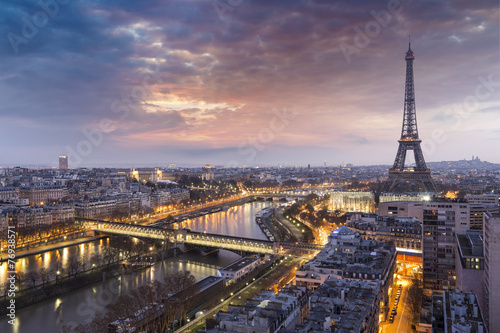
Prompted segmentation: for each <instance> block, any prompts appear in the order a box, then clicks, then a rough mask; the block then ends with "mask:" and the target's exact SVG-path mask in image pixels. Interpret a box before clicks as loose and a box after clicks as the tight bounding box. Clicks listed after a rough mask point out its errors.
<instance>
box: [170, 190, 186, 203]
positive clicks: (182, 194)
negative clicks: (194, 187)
mask: <svg viewBox="0 0 500 333" xmlns="http://www.w3.org/2000/svg"><path fill="white" fill-rule="evenodd" d="M168 192H170V197H171V198H172V202H174V203H179V202H181V201H182V200H189V198H190V197H191V194H190V193H189V189H187V188H171V189H168Z"/></svg>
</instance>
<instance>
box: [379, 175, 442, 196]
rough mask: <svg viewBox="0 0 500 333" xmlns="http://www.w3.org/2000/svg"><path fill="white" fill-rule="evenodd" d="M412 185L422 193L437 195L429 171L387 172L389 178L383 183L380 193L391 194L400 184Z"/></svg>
mask: <svg viewBox="0 0 500 333" xmlns="http://www.w3.org/2000/svg"><path fill="white" fill-rule="evenodd" d="M407 183H414V184H418V185H420V187H421V190H422V192H428V193H437V192H438V190H437V188H436V184H434V180H432V177H431V173H430V171H427V170H425V171H412V170H405V171H392V170H389V178H387V180H386V181H385V183H384V186H383V187H382V190H381V193H393V192H399V191H397V190H396V189H397V187H398V186H399V185H402V184H407Z"/></svg>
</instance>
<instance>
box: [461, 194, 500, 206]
mask: <svg viewBox="0 0 500 333" xmlns="http://www.w3.org/2000/svg"><path fill="white" fill-rule="evenodd" d="M499 198H500V195H499V194H493V193H491V194H467V195H466V196H465V200H467V202H468V203H469V204H471V205H496V206H498V205H499V204H500V203H499Z"/></svg>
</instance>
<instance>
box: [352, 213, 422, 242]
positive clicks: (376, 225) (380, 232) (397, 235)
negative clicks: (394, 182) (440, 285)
mask: <svg viewBox="0 0 500 333" xmlns="http://www.w3.org/2000/svg"><path fill="white" fill-rule="evenodd" d="M347 226H348V227H349V229H351V230H354V231H356V232H358V233H359V234H360V235H362V236H363V238H364V239H368V240H376V241H383V242H393V243H394V245H396V247H397V248H401V249H411V250H418V251H420V250H421V249H422V223H421V222H419V221H418V220H417V218H415V217H392V216H379V215H377V214H363V213H355V214H353V215H351V217H350V218H349V219H348V220H347Z"/></svg>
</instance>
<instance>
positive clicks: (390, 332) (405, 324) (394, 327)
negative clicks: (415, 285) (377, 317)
mask: <svg viewBox="0 0 500 333" xmlns="http://www.w3.org/2000/svg"><path fill="white" fill-rule="evenodd" d="M398 283H399V284H402V285H403V290H402V291H401V297H400V299H399V304H398V309H397V311H398V313H397V315H396V316H395V317H394V323H392V324H391V323H390V322H389V318H387V321H386V322H382V323H380V332H384V333H398V332H413V330H412V329H411V321H410V319H411V318H410V314H409V313H408V310H407V309H405V307H406V306H405V305H406V288H408V285H409V281H408V280H399V281H398ZM397 288H398V286H397V285H396V287H395V288H394V289H393V292H392V294H393V295H392V297H391V299H390V300H389V316H390V314H391V311H392V309H393V308H394V301H395V299H396V293H397Z"/></svg>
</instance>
